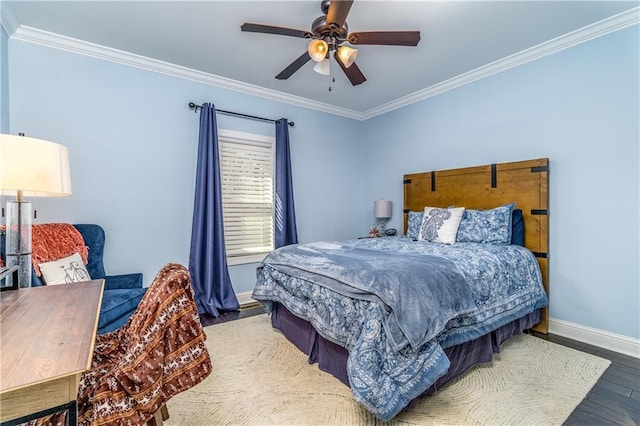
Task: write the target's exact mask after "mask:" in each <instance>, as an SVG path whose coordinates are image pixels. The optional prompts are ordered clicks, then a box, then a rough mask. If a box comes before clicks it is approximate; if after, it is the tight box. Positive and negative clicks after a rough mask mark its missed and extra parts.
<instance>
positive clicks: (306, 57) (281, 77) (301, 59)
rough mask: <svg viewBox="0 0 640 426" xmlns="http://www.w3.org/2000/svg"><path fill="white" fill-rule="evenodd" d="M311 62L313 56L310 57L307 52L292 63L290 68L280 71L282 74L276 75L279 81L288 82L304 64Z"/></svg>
mask: <svg viewBox="0 0 640 426" xmlns="http://www.w3.org/2000/svg"><path fill="white" fill-rule="evenodd" d="M310 60H311V56H309V52H307V51H305V52H304V53H303V54H302V55H300V57H298V59H296V60H295V61H293V62H291V63H290V64H289V66H288V67H286V68H285V69H283V70H282V71H280V74H278V75H276V78H277V79H278V80H286V79H288V78H289V77H291V76H292V75H293V73H294V72H296V71H298V70H299V69H300V68H301V67H302V66H303V65H304V64H306V63H307V62H309V61H310Z"/></svg>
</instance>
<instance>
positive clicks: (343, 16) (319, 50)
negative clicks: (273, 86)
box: [240, 0, 420, 86]
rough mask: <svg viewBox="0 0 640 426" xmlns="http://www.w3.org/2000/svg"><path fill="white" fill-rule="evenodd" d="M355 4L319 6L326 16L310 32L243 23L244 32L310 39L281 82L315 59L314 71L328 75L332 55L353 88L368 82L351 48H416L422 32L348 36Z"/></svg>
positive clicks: (334, 0) (335, 1)
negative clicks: (358, 46)
mask: <svg viewBox="0 0 640 426" xmlns="http://www.w3.org/2000/svg"><path fill="white" fill-rule="evenodd" d="M352 4H353V0H331V1H329V0H324V1H322V3H321V4H320V8H321V10H322V13H323V15H322V16H320V17H318V18H316V19H315V20H314V21H313V23H312V24H311V31H306V30H298V29H294V28H285V27H276V26H272V25H264V24H252V23H244V24H242V26H241V27H240V28H241V29H242V31H246V32H254V33H264V34H277V35H285V36H291V37H300V38H307V39H311V41H310V42H309V46H308V48H307V51H306V52H304V53H303V54H302V55H300V57H298V59H296V60H294V61H293V62H292V63H291V64H289V65H288V66H287V67H286V68H285V69H283V70H282V71H281V72H280V74H278V75H276V78H277V79H279V80H286V79H288V78H289V77H291V76H292V75H293V73H295V72H296V71H298V70H299V69H300V68H301V67H302V66H303V65H304V64H306V63H307V62H309V60H311V59H313V60H314V61H316V62H317V64H316V66H315V67H314V68H313V69H314V70H315V71H316V72H319V73H320V74H325V75H328V74H329V57H330V54H331V52H333V57H334V58H335V60H336V62H337V63H338V65H340V68H341V69H342V71H344V73H345V74H346V76H347V78H348V79H349V81H350V82H351V84H353V85H354V86H356V85H358V84H362V83H364V82H365V81H367V79H366V78H365V76H364V74H363V73H362V71H360V68H358V66H357V65H356V64H355V59H356V56H357V54H358V50H357V49H354V48H352V47H350V46H347V45H345V44H344V43H349V44H351V45H356V46H357V45H365V44H369V45H387V46H417V45H418V42H419V41H420V31H368V32H353V33H349V28H348V26H347V15H348V14H349V10H350V9H351V5H352Z"/></svg>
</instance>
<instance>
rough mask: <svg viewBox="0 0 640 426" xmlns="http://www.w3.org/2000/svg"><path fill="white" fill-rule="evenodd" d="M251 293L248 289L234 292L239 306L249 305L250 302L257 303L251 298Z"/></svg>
mask: <svg viewBox="0 0 640 426" xmlns="http://www.w3.org/2000/svg"><path fill="white" fill-rule="evenodd" d="M251 293H252V292H250V291H245V292H243V293H236V297H237V298H238V303H240V307H243V306H245V305H250V304H252V303H258V301H257V300H254V299H252V298H251Z"/></svg>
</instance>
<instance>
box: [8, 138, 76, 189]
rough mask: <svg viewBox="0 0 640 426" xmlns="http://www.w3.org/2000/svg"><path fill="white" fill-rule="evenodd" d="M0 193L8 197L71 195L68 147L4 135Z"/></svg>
mask: <svg viewBox="0 0 640 426" xmlns="http://www.w3.org/2000/svg"><path fill="white" fill-rule="evenodd" d="M0 191H2V194H4V195H18V192H20V191H21V192H22V194H24V195H25V196H32V197H56V196H66V195H71V170H70V168H69V152H68V150H67V147H65V146H64V145H60V144H57V143H53V142H48V141H44V140H41V139H35V138H29V137H25V136H15V135H0Z"/></svg>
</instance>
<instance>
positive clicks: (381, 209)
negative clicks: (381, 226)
mask: <svg viewBox="0 0 640 426" xmlns="http://www.w3.org/2000/svg"><path fill="white" fill-rule="evenodd" d="M373 215H374V216H375V217H376V219H388V218H390V217H391V201H388V200H376V201H374V202H373Z"/></svg>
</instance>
